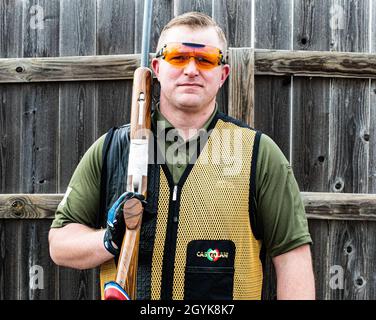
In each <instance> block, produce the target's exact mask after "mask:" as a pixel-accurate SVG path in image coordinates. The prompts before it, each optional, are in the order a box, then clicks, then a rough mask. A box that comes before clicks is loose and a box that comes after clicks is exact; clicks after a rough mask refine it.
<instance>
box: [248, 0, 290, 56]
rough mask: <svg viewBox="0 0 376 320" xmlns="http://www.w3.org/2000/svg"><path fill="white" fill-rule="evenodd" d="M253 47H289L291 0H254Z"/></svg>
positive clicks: (281, 48)
mask: <svg viewBox="0 0 376 320" xmlns="http://www.w3.org/2000/svg"><path fill="white" fill-rule="evenodd" d="M255 13H256V14H255V20H256V21H255V48H257V49H279V50H289V49H291V26H292V17H291V16H292V12H291V0H255Z"/></svg>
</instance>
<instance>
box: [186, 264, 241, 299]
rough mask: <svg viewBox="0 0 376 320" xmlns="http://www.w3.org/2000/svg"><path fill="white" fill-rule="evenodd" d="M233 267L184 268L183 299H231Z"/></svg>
mask: <svg viewBox="0 0 376 320" xmlns="http://www.w3.org/2000/svg"><path fill="white" fill-rule="evenodd" d="M233 287H234V268H221V267H219V268H215V267H214V268H195V267H188V266H187V267H186V270H185V286H184V299H185V300H200V299H201V300H202V299H213V300H232V299H233Z"/></svg>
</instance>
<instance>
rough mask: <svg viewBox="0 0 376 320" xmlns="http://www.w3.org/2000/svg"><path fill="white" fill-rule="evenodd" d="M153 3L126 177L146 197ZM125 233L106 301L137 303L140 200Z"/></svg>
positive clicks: (129, 209) (130, 204) (136, 85)
mask: <svg viewBox="0 0 376 320" xmlns="http://www.w3.org/2000/svg"><path fill="white" fill-rule="evenodd" d="M152 6H153V1H152V0H145V3H144V17H143V27H142V28H143V30H142V48H141V51H142V53H141V66H140V67H139V68H137V69H136V71H135V73H134V77H133V89H132V104H131V133H130V148H129V160H128V173H127V191H131V192H137V193H140V194H142V195H143V196H144V197H145V199H146V195H147V169H148V154H149V152H148V151H149V150H148V146H149V139H150V132H151V131H150V129H151V85H152V71H151V70H150V69H149V68H148V65H149V43H150V26H151V18H152ZM123 212H124V219H125V225H126V231H125V235H124V239H123V244H122V247H121V251H120V255H119V260H118V265H117V274H116V280H115V282H113V281H111V282H109V283H106V285H105V288H104V299H105V300H134V299H136V276H137V266H138V249H139V240H140V230H141V223H142V212H143V207H142V204H141V202H140V201H139V200H138V199H130V200H128V201H126V203H125V205H124V208H123Z"/></svg>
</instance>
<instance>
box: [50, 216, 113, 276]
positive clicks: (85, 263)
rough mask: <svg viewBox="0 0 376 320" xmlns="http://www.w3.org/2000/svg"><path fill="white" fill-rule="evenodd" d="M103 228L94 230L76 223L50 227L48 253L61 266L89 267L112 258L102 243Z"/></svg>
mask: <svg viewBox="0 0 376 320" xmlns="http://www.w3.org/2000/svg"><path fill="white" fill-rule="evenodd" d="M104 232H105V229H103V230H95V229H91V228H89V227H87V226H85V225H82V224H78V223H70V224H68V225H66V226H64V227H62V228H52V229H51V230H50V233H49V244H50V255H51V258H52V260H53V261H54V262H55V263H56V264H58V265H61V266H65V267H70V268H76V269H90V268H94V267H97V266H99V265H101V264H102V263H103V262H105V261H107V260H110V259H111V258H113V256H112V254H111V253H109V252H108V251H107V250H106V249H105V247H104V245H103V237H104Z"/></svg>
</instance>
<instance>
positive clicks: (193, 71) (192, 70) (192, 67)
mask: <svg viewBox="0 0 376 320" xmlns="http://www.w3.org/2000/svg"><path fill="white" fill-rule="evenodd" d="M184 74H186V75H188V76H190V77H192V76H196V75H198V68H197V65H196V60H195V59H194V57H191V58H190V59H189V62H188V64H187V65H186V66H185V67H184Z"/></svg>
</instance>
